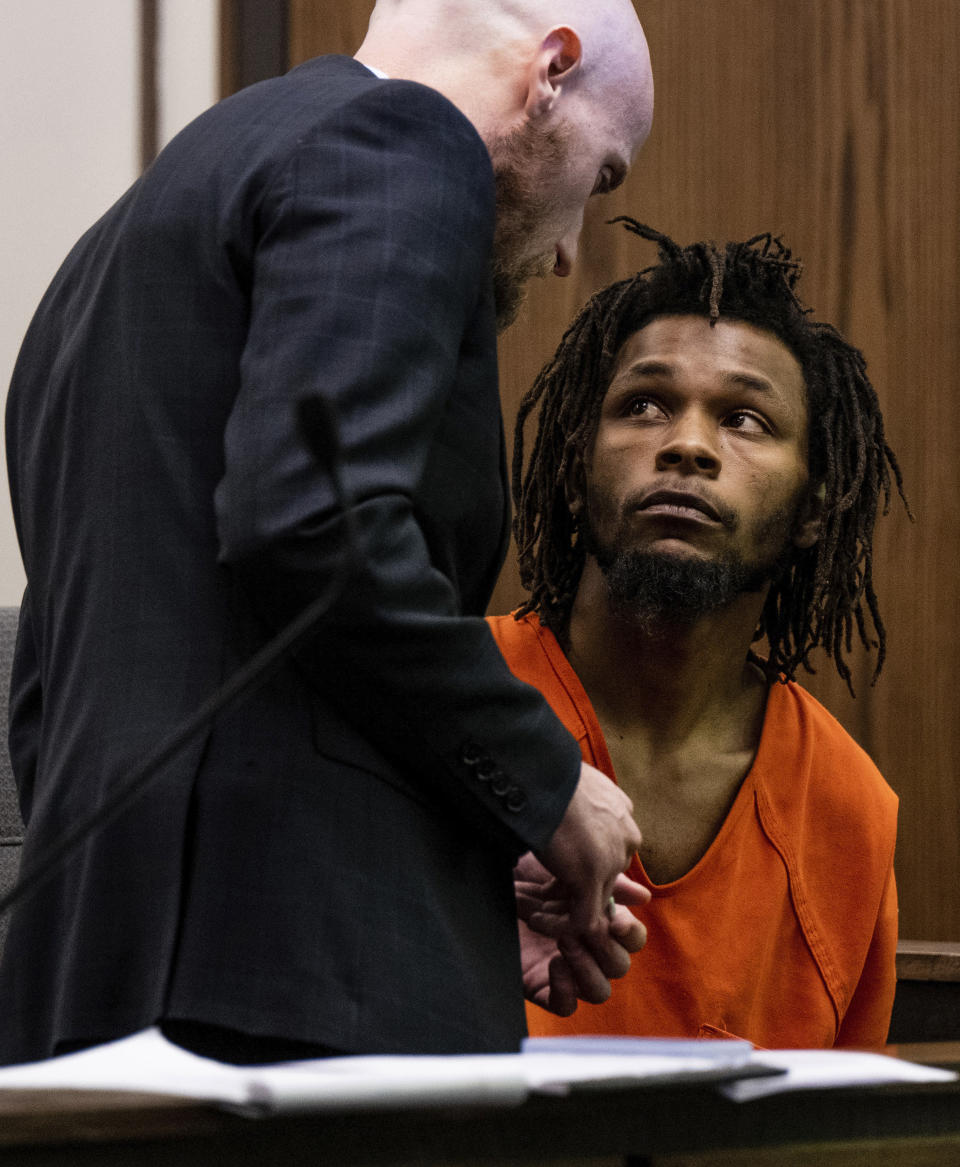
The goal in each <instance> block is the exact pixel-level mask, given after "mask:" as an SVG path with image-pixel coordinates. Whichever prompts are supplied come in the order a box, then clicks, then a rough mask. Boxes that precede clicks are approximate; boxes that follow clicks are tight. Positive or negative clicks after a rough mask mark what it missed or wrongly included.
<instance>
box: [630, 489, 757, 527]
mask: <svg viewBox="0 0 960 1167" xmlns="http://www.w3.org/2000/svg"><path fill="white" fill-rule="evenodd" d="M657 502H670V503H677V504H678V505H685V506H692V507H695V508H696V509H697V510H701V511H703V513H704V514H705V515H707V516H708V517H709V518H711V519H715V520H716V521H717V522H719V523H722V524H723V526H725V527H729V528H731V529H732V528H734V527H735V526H736V525H737V524H738V523H739V521H740V516H739V514H738V513H737V511H735V510H734V509H733V507H731V506H728V505H727V504H726V503H725V502H723V501H722V500H721V499H719V498H717V497H716V496H715V495H714V494H713V492H712V491H710V490H705V489H704V488H703V487H702V486H701V485H697V486H693V485H692V484H691V483H689V482H658V483H657V484H656V485H655V486H652V487H650V488H649V489H648V490H644V491H640V492H638V493H637V494H634V495H631V496H630V498H628V499H627V501H626V504H625V509H626V510H627V511H638V510H639V511H642V510H643V509H644V508H645V507H648V506H651V505H653V504H654V503H657Z"/></svg>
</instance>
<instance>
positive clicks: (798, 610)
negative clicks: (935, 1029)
mask: <svg viewBox="0 0 960 1167" xmlns="http://www.w3.org/2000/svg"><path fill="white" fill-rule="evenodd" d="M626 222H627V224H628V227H629V228H630V229H631V230H633V231H635V232H636V233H637V234H640V235H642V236H643V237H644V238H647V239H653V240H656V241H657V243H658V244H659V251H660V262H659V264H658V265H657V266H655V267H653V268H648V269H646V270H645V271H643V272H640V273H639V275H637V276H635V277H633V278H631V279H628V280H624V281H621V282H619V283H617V284H614V285H612V286H611V287H610V288H607V289H606V290H604V291H602V292H600V293H598V295H597V296H596V297H594V299H593V300H592V301H591V302H590V303H589V304H588V305H587V306H586V307H585V308H584V310H583V312H582V313H581V314H580V316H579V317H578V318H577V320H576V321H575V323H574V325H573V326H572V328H571V329H570V330H569V331H568V333H567V335H566V336H565V337H564V340H563V342H562V344H561V346H560V348H559V350H558V352H557V354H556V355H555V357H554V359H553V361H552V362H551V363H550V364H548V365H547V366H546V367H545V369H544V370H543V371H542V372H541V374H540V377H539V378H538V380H537V382H536V383H535V385H534V387H533V388H532V389H531V391H530V392H529V393H528V394H527V396H526V398H525V399H524V402H523V404H522V406H521V410H520V416H519V419H518V422H517V449H516V452H515V465H514V470H515V482H514V493H515V497H516V503H517V519H516V533H517V538H518V544H519V550H520V567H521V575H522V578H523V582H524V584H525V586H526V587H527V588H528V589H529V591H530V593H531V595H530V598H529V599H528V600H527V602H526V603H525V604H524V605H523V606H522V607H521V608H520V609H519V610H518V612H516V613H514V615H513V616H504V617H499V618H496V619H493V620H491V624H492V627H493V629H494V634H495V636H496V638H497V640H498V642H499V644H500V647H501V650H502V651H503V652H504V655H505V656H506V658H507V660H508V662H509V664H510V666H511V668H512V669H513V671H514V673H515V674H516V675H517V676H518V677H519V678H520V679H522V680H525V681H528V682H529V683H531V684H533V685H535V686H537V687H538V688H539V689H540V690H542V692H543V693H544V694H545V695H546V697H547V698H548V700H549V701H550V703H551V704H552V706H553V708H554V710H555V711H556V712H557V714H558V715H559V716H560V718H561V719H562V720H563V721H564V723H565V724H566V725H567V727H568V728H569V729H570V730H571V731H572V732H573V733H574V735H575V736H576V737H577V739H578V740H579V742H580V747H581V751H582V754H583V757H584V759H585V760H586V761H587V762H589V763H591V764H592V765H594V766H596V767H598V768H599V769H601V770H603V771H605V772H606V774H607V775H608V776H609V777H610V778H611V779H613V780H614V781H616V782H618V783H619V784H620V786H621V787H622V788H623V789H624V790H625V792H626V793H627V794H628V795H629V796H630V798H631V799H632V800H633V804H634V807H635V809H636V812H637V817H638V819H639V821H640V822H642V823H643V843H642V846H641V849H640V852H639V854H638V856H637V858H636V859H635V860H634V864H633V867H632V869H631V872H630V874H631V875H632V876H633V878H634V879H636V880H637V881H639V882H641V883H644V884H646V885H647V887H649V889H650V890H651V892H652V897H653V898H652V901H651V903H650V905H649V906H648V907H646V908H644V909H642V911H641V914H642V916H643V918H644V919H645V921H646V924H647V929H648V941H647V946H646V949H645V952H644V954H643V956H642V957H640V958H638V959H637V960H636V961H635V962H634V963H633V965H632V967H631V969H630V971H629V973H628V974H627V976H625V977H624V978H623V979H622V980H620V981H617V982H616V984H615V985H614V986H613V990H612V996H611V998H610V1000H608V1001H607V1003H606V1004H604V1005H581V1006H580V1007H579V1009H578V1010H577V1011H576V1013H575V1014H574V1015H573V1016H571V1017H568V1018H560V1017H556V1016H551V1015H550V1014H548V1013H547V1012H545V1011H544V1010H542V1009H539V1008H537V1006H535V1005H532V1006H528V1022H529V1027H530V1032H531V1034H533V1035H541V1036H543V1035H552V1034H571V1033H573V1034H575V1033H581V1034H585V1033H605V1034H634V1035H663V1036H675V1037H698V1036H699V1037H729V1036H737V1037H743V1038H747V1039H749V1040H751V1041H753V1042H754V1043H755V1044H757V1045H762V1046H767V1047H787V1046H809V1047H813V1046H832V1045H859V1046H863V1045H879V1044H882V1043H883V1041H884V1040H885V1037H886V1032H887V1027H888V1024H889V1018H890V1010H891V1007H892V1003H893V994H894V987H895V968H894V955H895V948H896V936H897V901H896V887H895V883H894V875H893V852H894V842H895V835H896V807H897V800H896V796H895V795H894V794H893V792H892V791H891V790H890V788H889V787H888V786H887V785H886V783H885V782H884V780H883V778H882V777H881V776H880V774H879V772H878V771H877V769H876V767H875V766H874V765H873V763H872V762H871V760H870V759H869V758H868V757H867V755H866V754H865V753H864V751H863V750H862V749H860V747H859V746H858V745H857V744H856V743H855V742H854V741H853V740H852V739H851V738H850V737H849V736H848V735H847V733H846V732H845V731H844V730H843V729H842V728H841V726H840V725H839V724H838V723H837V722H836V721H835V720H834V719H833V718H832V717H831V716H830V714H829V713H828V712H827V711H826V710H825V709H824V708H823V707H822V706H821V705H820V704H819V703H818V702H817V701H816V700H814V698H813V697H811V696H810V695H809V694H808V693H806V692H805V691H804V690H803V689H802V688H800V687H799V686H798V685H797V684H796V683H795V682H794V681H793V680H792V677H793V675H794V673H795V672H796V670H797V668H798V667H799V666H800V665H806V664H807V662H808V657H809V654H810V652H811V651H812V650H813V649H814V648H816V647H822V648H824V649H825V651H826V652H827V653H828V654H829V655H830V656H831V657H832V658H833V661H834V663H835V665H836V666H837V668H838V670H839V672H840V674H841V675H842V676H843V677H844V678H845V679H846V681H847V683H848V684H849V683H850V679H851V678H850V671H849V666H848V664H847V662H846V660H845V657H844V653H845V650H846V649H847V648H848V647H849V642H848V640H847V637H848V636H849V634H850V632H851V631H852V630H853V629H856V630H857V632H858V634H859V636H860V639H861V640H862V641H863V642H864V644H865V645H866V646H867V647H870V646H871V645H876V646H877V648H878V659H877V663H876V668H877V670H879V668H880V666H881V664H882V661H883V653H884V632H883V626H882V623H881V621H880V617H879V613H878V609H877V603H876V597H875V594H874V590H873V585H872V578H871V541H872V533H873V525H874V520H875V517H876V512H877V507H878V505H881V504H883V505H885V504H886V503H887V502H888V501H889V496H890V494H891V489H892V487H893V486H894V485H895V486H896V488H897V489H900V488H901V481H900V473H899V468H898V466H897V462H896V459H895V457H894V455H893V453H892V451H891V450H890V449H889V447H888V446H887V444H886V441H885V439H884V433H883V422H882V418H881V415H880V410H879V406H878V403H877V398H876V395H875V393H874V390H873V388H872V386H871V384H870V382H869V380H868V379H867V376H866V372H865V366H864V362H863V359H862V357H861V355H860V354H859V352H857V350H855V349H853V348H852V347H851V346H849V345H848V344H847V343H846V342H845V341H844V340H843V339H842V337H840V335H839V334H838V333H837V332H836V331H835V330H834V329H833V328H831V327H830V326H829V325H825V324H820V323H816V322H815V321H813V320H812V319H811V317H810V316H809V315H807V314H806V313H805V311H804V309H803V308H802V306H801V304H800V302H799V300H798V299H797V296H796V293H795V290H794V289H795V284H796V281H797V279H798V277H799V273H800V267H799V265H798V264H797V263H795V262H793V260H792V259H791V256H790V252H789V251H788V250H787V249H786V248H785V247H784V246H783V245H782V244H781V243H780V241H779V240H775V239H771V238H770V237H769V236H764V237H761V238H759V239H755V240H751V241H749V242H747V243H731V244H728V245H727V246H726V247H725V248H721V247H717V246H716V245H713V244H695V245H692V246H690V247H686V248H682V249H681V248H680V247H678V246H677V245H676V244H675V243H673V241H672V240H669V239H667V238H666V237H665V236H662V235H659V234H658V233H656V232H654V231H652V230H650V229H649V228H645V227H643V226H642V225H640V224H638V223H635V222H634V221H632V220H627V221H626ZM537 409H538V410H539V429H538V430H537V433H536V437H535V439H534V441H533V444H532V446H531V452H530V454H529V457H528V459H527V464H526V467H525V469H523V466H524V451H523V426H524V423H525V421H526V420H527V419H528V417H529V416H530V415H531V414H532V413H533V412H534V411H535V410H537ZM901 495H902V490H901ZM871 623H872V625H873V629H872V632H871V630H870V628H869V625H870V624H871ZM759 639H762V640H763V641H764V642H765V651H764V653H763V655H758V654H756V653H754V652H753V650H752V648H751V645H752V644H754V643H755V642H756V641H757V640H759ZM518 898H519V900H520V902H521V916H523V917H525V918H527V919H529V920H531V921H533V922H534V923H535V924H536V925H537V926H538V927H540V928H543V927H545V926H546V927H547V929H549V919H550V915H551V910H552V905H551V903H550V883H549V879H548V877H547V876H546V874H545V873H543V872H542V869H541V870H540V871H539V872H538V870H537V866H536V864H535V863H534V862H533V861H532V860H531V859H530V858H529V857H527V859H526V860H524V861H523V863H522V865H521V868H520V869H519V879H518ZM551 955H552V953H551V950H550V948H549V945H548V944H547V942H546V941H544V960H545V961H549V959H550V958H551Z"/></svg>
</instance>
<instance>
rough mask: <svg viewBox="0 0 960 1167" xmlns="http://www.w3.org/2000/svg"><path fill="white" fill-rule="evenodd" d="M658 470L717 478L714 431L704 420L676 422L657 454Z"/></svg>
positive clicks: (679, 420) (717, 462)
mask: <svg viewBox="0 0 960 1167" xmlns="http://www.w3.org/2000/svg"><path fill="white" fill-rule="evenodd" d="M657 469H658V470H679V471H682V472H683V473H686V474H703V475H706V476H707V477H710V478H716V476H717V475H718V474H719V473H720V450H719V447H718V445H717V440H716V430H715V429H714V428H712V427H711V426H710V425H709V423H708V422H707V421H706V420H705V419H697V418H686V419H677V420H675V421H674V423H673V425H672V426H671V427H670V432H669V434H667V435H666V436H665V440H664V442H663V445H662V446H661V447H660V449H659V450H658V451H657Z"/></svg>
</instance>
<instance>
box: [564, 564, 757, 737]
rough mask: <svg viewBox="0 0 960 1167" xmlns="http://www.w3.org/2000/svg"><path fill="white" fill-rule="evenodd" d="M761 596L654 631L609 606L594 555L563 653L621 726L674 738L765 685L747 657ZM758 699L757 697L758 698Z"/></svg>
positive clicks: (724, 713)
mask: <svg viewBox="0 0 960 1167" xmlns="http://www.w3.org/2000/svg"><path fill="white" fill-rule="evenodd" d="M761 604H762V596H758V595H755V594H754V595H745V596H741V597H738V598H737V599H736V600H735V601H734V602H733V603H732V604H730V605H728V606H727V607H725V608H722V609H720V610H719V611H715V612H711V613H708V614H706V615H704V616H702V617H700V618H699V619H697V620H695V621H694V622H692V623H690V622H687V621H684V622H682V623H676V624H670V623H669V622H668V621H667V620H664V621H663V622H661V623H660V624H659V625H658V626H657V627H656V628H655V629H653V630H652V631H649V630H646V629H644V628H643V627H642V626H640V625H638V624H636V623H633V622H632V621H631V620H629V618H626V617H622V616H619V615H618V614H616V613H615V612H613V611H612V609H611V605H610V603H609V600H608V596H607V590H606V582H605V580H604V578H603V576H602V574H601V573H600V571H599V568H596V566H595V564H593V561H588V565H587V568H586V569H585V570H584V574H583V578H582V580H581V583H580V587H579V589H578V591H577V596H576V598H575V600H574V604H573V610H572V613H571V618H570V626H569V630H568V640H567V655H568V657H569V659H570V663H571V664H572V665H573V667H574V670H575V671H576V673H577V675H578V676H579V677H580V680H581V682H582V683H583V685H584V688H585V689H586V690H587V693H588V694H589V696H590V699H591V701H592V702H593V703H594V705H595V706H597V707H598V708H602V709H603V710H604V711H605V713H606V715H607V717H608V718H610V719H612V720H613V721H615V722H616V723H617V724H618V725H621V726H622V727H624V728H634V729H640V728H642V727H646V728H647V730H648V732H649V733H650V734H651V736H653V737H654V738H657V739H662V740H665V741H666V740H677V739H682V738H683V737H684V736H685V735H686V734H688V733H691V732H696V727H697V725H698V723H712V724H714V725H715V724H716V723H717V721H718V719H719V720H721V721H725V720H728V719H729V717H730V715H731V713H732V711H734V710H736V709H738V708H741V707H742V705H743V702H744V699H745V698H747V699H748V704H751V703H755V702H756V700H757V695H758V693H759V694H762V693H763V692H764V691H765V688H766V686H765V681H764V679H763V676H762V674H761V673H760V670H759V669H758V668H757V667H756V666H755V665H754V664H752V663H751V661H750V659H749V650H750V643H751V640H752V636H753V631H754V629H755V628H756V625H757V620H758V618H759V613H760V607H761ZM760 699H761V700H762V696H761V698H760Z"/></svg>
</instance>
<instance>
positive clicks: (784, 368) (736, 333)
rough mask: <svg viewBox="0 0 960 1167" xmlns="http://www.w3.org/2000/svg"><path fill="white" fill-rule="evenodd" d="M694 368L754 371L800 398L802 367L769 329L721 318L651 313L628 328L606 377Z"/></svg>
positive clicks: (802, 390)
mask: <svg viewBox="0 0 960 1167" xmlns="http://www.w3.org/2000/svg"><path fill="white" fill-rule="evenodd" d="M694 368H696V369H697V370H699V371H702V370H703V369H705V368H706V369H712V370H716V371H718V372H720V371H727V372H730V373H731V374H732V373H735V372H736V371H737V370H741V371H749V370H751V369H752V370H754V371H755V372H756V373H757V374H758V375H759V377H760V378H762V379H765V380H767V381H769V382H771V383H772V384H774V385H776V386H777V387H779V388H781V389H782V390H783V391H784V392H785V393H788V394H789V392H790V391H791V390H798V391H799V392H800V393H801V394H802V395H803V398H804V399H805V396H806V392H805V388H804V385H805V382H804V375H803V369H802V368H801V366H800V362H799V361H798V360H797V358H796V356H795V355H794V353H793V351H792V350H791V349H790V347H789V345H787V344H786V343H785V342H784V341H783V340H781V339H780V337H779V336H778V335H777V334H776V333H775V332H774V331H772V330H771V329H767V328H763V327H761V326H759V325H756V324H753V323H750V322H749V321H746V320H740V319H737V318H736V317H729V316H722V315H721V316H720V317H719V319H717V320H716V321H715V322H712V321H711V320H710V319H709V318H708V317H707V316H705V315H702V316H701V315H693V314H690V315H663V316H654V317H653V318H651V319H650V320H647V321H646V322H645V323H644V324H643V325H642V326H641V327H640V328H638V329H636V330H634V331H633V332H631V333H630V334H629V335H628V336H627V337H626V339H625V340H624V341H623V343H622V344H621V345H620V348H619V349H618V351H617V354H616V356H615V358H614V362H613V369H612V371H611V381H612V380H614V379H616V378H617V377H619V376H622V375H624V374H626V373H628V372H629V373H636V374H637V375H642V374H644V373H645V372H647V371H649V372H651V373H652V372H660V373H664V374H673V373H675V374H676V375H680V374H682V373H683V372H685V371H689V370H690V369H694Z"/></svg>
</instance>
